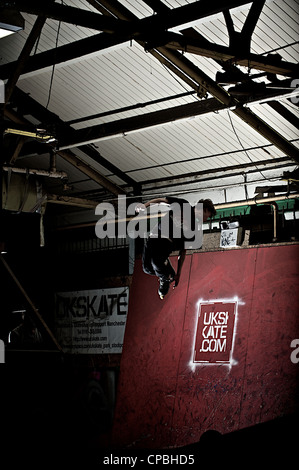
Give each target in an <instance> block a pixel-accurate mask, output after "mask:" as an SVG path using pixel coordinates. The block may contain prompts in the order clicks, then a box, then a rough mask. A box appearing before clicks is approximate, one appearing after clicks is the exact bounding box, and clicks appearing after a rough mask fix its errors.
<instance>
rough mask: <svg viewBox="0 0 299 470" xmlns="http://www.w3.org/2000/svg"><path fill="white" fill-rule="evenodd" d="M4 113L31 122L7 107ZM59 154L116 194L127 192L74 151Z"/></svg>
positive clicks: (16, 119)
mask: <svg viewBox="0 0 299 470" xmlns="http://www.w3.org/2000/svg"><path fill="white" fill-rule="evenodd" d="M4 114H5V116H6V117H8V118H9V119H11V120H12V121H14V122H17V123H18V124H25V125H27V124H29V122H28V121H27V120H26V119H24V118H23V117H20V116H18V115H17V113H15V112H14V111H12V110H9V109H7V108H5V110H4ZM44 145H46V146H47V147H48V148H51V149H53V146H52V145H51V144H46V143H45V144H44ZM57 154H58V155H60V156H61V157H62V158H63V159H64V160H66V161H68V162H69V163H70V164H71V165H73V166H75V167H76V168H77V169H78V170H80V171H81V172H82V173H84V174H85V175H87V176H88V177H89V178H91V179H92V180H93V181H95V182H96V183H98V184H99V185H100V186H102V187H103V188H105V189H107V190H108V191H109V192H111V193H112V194H115V195H119V194H126V192H125V191H124V190H123V189H122V188H120V187H119V186H118V185H116V184H114V183H113V182H112V181H110V180H109V179H108V178H106V177H105V176H103V175H101V174H100V173H99V172H98V171H97V170H95V169H94V168H92V167H91V166H89V165H87V164H86V163H84V162H83V161H82V160H81V159H80V158H79V157H77V156H76V155H74V154H73V153H72V152H70V151H68V152H66V151H60V150H59V151H57Z"/></svg>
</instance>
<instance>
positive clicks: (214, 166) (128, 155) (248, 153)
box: [0, 0, 299, 198]
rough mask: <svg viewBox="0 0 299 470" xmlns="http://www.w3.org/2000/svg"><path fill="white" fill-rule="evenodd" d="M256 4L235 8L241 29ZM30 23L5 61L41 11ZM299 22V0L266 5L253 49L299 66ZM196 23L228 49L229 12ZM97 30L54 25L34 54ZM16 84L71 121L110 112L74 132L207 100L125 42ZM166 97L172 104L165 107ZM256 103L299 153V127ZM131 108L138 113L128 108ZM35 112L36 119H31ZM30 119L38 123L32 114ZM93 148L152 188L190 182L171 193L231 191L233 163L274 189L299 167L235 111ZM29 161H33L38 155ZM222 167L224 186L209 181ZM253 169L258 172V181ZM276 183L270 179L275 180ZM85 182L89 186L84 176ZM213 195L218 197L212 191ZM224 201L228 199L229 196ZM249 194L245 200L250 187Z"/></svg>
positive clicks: (136, 5)
mask: <svg viewBox="0 0 299 470" xmlns="http://www.w3.org/2000/svg"><path fill="white" fill-rule="evenodd" d="M57 3H60V2H57ZM63 3H64V4H65V5H68V6H73V7H77V8H83V9H86V10H89V11H93V12H97V13H99V12H98V11H97V10H96V9H95V8H93V7H92V6H91V5H90V4H89V3H88V2H87V1H79V0H67V1H64V2H63ZM98 3H99V4H100V3H101V2H100V1H99V2H98ZM119 3H120V4H121V5H123V6H124V7H126V8H127V9H128V10H129V11H130V12H131V13H133V14H134V15H136V16H137V17H138V18H139V19H142V18H144V17H148V16H151V15H152V14H153V11H152V9H151V8H150V7H149V6H148V5H146V3H145V2H143V1H142V0H138V1H133V0H121V1H120V2H119ZM189 3H193V2H190V1H186V0H180V1H177V0H171V1H170V0H167V1H164V2H163V4H164V5H166V6H167V7H169V8H171V9H173V8H177V7H179V6H183V5H187V4H189ZM249 8H250V4H246V5H243V6H240V7H238V8H235V9H233V10H231V17H232V19H233V22H234V26H235V29H236V31H240V30H241V29H242V26H243V24H244V21H245V19H246V17H247V14H248V11H249ZM24 17H25V20H26V28H25V31H24V32H21V33H18V34H15V35H13V36H11V37H8V38H6V39H2V40H1V63H0V64H5V63H9V62H12V61H13V60H16V59H17V58H18V56H19V54H20V52H21V50H22V47H23V45H24V41H25V39H26V37H27V36H28V34H29V32H30V30H31V28H32V25H33V24H34V21H35V16H33V15H29V14H24ZM298 25H299V9H298V1H295V0H285V1H282V0H276V1H269V0H268V1H266V3H265V5H264V7H263V10H262V13H261V15H260V18H259V20H258V22H257V25H256V27H255V29H254V32H253V35H252V41H251V52H253V53H255V54H259V55H265V56H266V55H267V54H268V53H270V52H273V53H279V54H280V56H281V57H282V59H283V60H285V61H289V62H292V63H298V57H299V51H298V36H299V34H298V31H299V28H298ZM185 27H186V25H180V26H179V27H178V28H174V30H175V31H178V30H182V29H184V28H185ZM192 27H193V28H194V29H195V31H197V32H199V33H200V34H201V35H203V36H204V37H205V38H206V39H208V40H209V41H210V42H212V43H216V44H220V45H224V46H228V45H229V38H228V34H227V27H226V24H225V20H224V17H223V15H222V13H219V14H217V15H213V16H211V17H207V18H204V19H201V20H199V21H197V22H195V24H194V23H193V24H192ZM98 33H99V32H98V31H94V30H92V29H87V28H83V27H79V26H75V25H72V24H69V23H64V22H61V24H59V22H58V21H54V20H51V19H47V22H46V25H45V26H44V28H43V30H42V33H41V35H40V37H39V40H38V44H37V46H36V47H35V48H34V49H33V51H32V54H38V53H40V52H43V51H47V50H51V49H55V47H56V46H58V47H59V46H62V45H65V44H70V43H72V42H74V41H77V40H79V39H83V38H86V37H89V36H92V35H94V34H98ZM184 57H186V58H187V59H189V60H190V61H191V62H192V63H193V64H194V65H196V66H197V67H198V69H200V70H202V71H203V72H204V73H205V74H206V75H207V76H208V77H210V78H211V79H213V80H215V76H216V73H217V72H218V71H223V70H222V67H221V65H219V64H218V63H216V62H215V61H214V60H212V59H209V58H205V57H202V56H199V55H195V54H190V53H185V54H184ZM239 68H240V69H241V70H243V71H244V72H245V73H246V74H248V73H250V74H252V73H255V74H256V73H259V72H258V71H254V70H251V69H250V68H247V67H239ZM280 78H282V77H280ZM51 80H52V85H51ZM257 81H264V82H265V83H270V82H269V79H268V78H267V77H262V78H260V79H258V80H257ZM17 86H18V87H19V88H20V89H21V90H23V91H24V92H25V93H26V94H29V95H30V96H31V97H32V98H33V99H34V100H36V101H37V102H38V103H40V104H41V105H42V106H46V104H47V102H48V100H49V105H48V110H49V111H51V112H53V113H55V114H56V115H58V116H59V118H60V119H61V120H63V121H65V122H69V121H73V120H77V119H79V118H82V119H83V118H88V117H89V116H93V115H97V114H100V113H102V114H103V113H106V115H103V116H100V117H96V118H93V119H87V120H82V122H78V123H76V124H73V125H72V126H73V128H74V129H85V128H89V127H92V126H95V125H98V124H105V123H109V122H116V121H118V120H120V119H125V118H129V117H133V116H141V115H144V114H147V113H151V112H154V111H159V110H163V109H166V108H171V107H176V106H179V105H182V104H187V103H193V102H195V101H197V100H199V98H198V97H197V96H196V94H191V92H192V91H194V90H192V89H191V88H190V87H189V86H188V84H187V83H185V82H184V81H183V80H181V79H180V78H179V77H178V76H177V75H175V74H174V72H173V71H170V70H169V69H168V68H167V67H165V66H164V65H162V64H161V63H160V62H159V61H157V60H156V59H155V58H154V57H153V56H152V55H151V54H150V53H149V52H145V50H144V48H143V47H142V46H141V45H139V44H138V43H137V42H136V41H130V42H125V43H122V44H120V45H119V46H117V47H113V48H108V49H105V50H103V51H100V52H96V53H92V54H89V55H86V56H82V57H78V58H76V59H72V60H70V61H68V62H63V63H61V64H57V65H56V66H55V69H53V67H52V66H49V67H47V68H45V69H41V70H37V71H34V72H30V73H28V74H24V75H22V76H21V77H20V79H19V81H18V84H17ZM225 88H226V89H227V88H228V87H225ZM187 92H190V94H189V95H188V96H186V93H187ZM182 94H185V96H182V97H179V98H172V99H169V97H174V96H176V95H182ZM209 97H211V95H209ZM163 99H165V101H161V100H163ZM166 99H167V101H166ZM157 100H158V102H157ZM153 101H154V103H152V102H153ZM279 101H280V102H281V103H282V104H283V105H284V106H286V107H287V108H288V110H289V111H291V113H293V115H294V116H297V118H298V112H299V111H298V107H297V106H295V105H294V104H292V103H291V102H290V101H288V100H287V99H286V98H283V97H281V98H280V99H279ZM248 106H249V107H250V109H251V110H252V111H253V112H254V113H255V114H256V115H257V116H259V117H260V118H262V119H263V120H264V121H265V122H267V123H268V124H269V126H271V127H272V128H273V129H274V130H276V131H277V132H279V133H280V134H282V136H283V137H284V138H285V139H287V140H288V141H289V142H292V143H293V144H294V145H295V146H296V147H298V128H297V127H296V126H294V125H292V124H290V122H289V121H287V120H286V119H285V118H283V117H282V116H281V115H280V114H278V113H277V112H275V111H273V109H271V108H270V107H269V106H268V105H267V104H266V103H263V100H261V103H258V104H256V103H252V104H250V105H248ZM127 107H131V108H130V109H126V108H127ZM133 107H134V109H133ZM26 116H27V118H28V117H29V116H28V114H27V115H26ZM29 119H30V120H31V121H32V117H29ZM32 122H33V121H32ZM94 148H96V149H97V150H98V151H99V153H100V154H101V156H103V157H104V158H105V159H106V160H108V161H109V162H110V163H112V164H113V165H115V166H116V167H117V168H119V169H120V170H121V171H122V172H124V173H125V174H127V175H130V176H131V177H132V178H133V179H134V180H136V182H141V183H143V184H144V188H149V187H150V185H149V184H148V185H147V186H146V183H147V181H148V180H156V179H157V180H161V178H165V179H169V178H180V177H181V178H182V180H181V181H184V185H182V184H180V185H178V186H177V187H176V186H175V185H174V186H171V191H175V192H179V191H180V190H184V191H185V190H186V191H188V188H191V190H192V191H194V190H195V187H196V189H197V190H201V189H205V187H208V188H212V187H213V185H214V186H217V187H221V184H222V185H223V188H224V187H225V185H226V183H227V181H228V180H226V179H225V171H224V169H229V168H230V167H236V166H241V165H244V167H243V168H242V169H240V172H241V173H243V172H245V173H246V171H247V170H248V171H249V170H250V172H251V171H252V172H254V173H255V176H254V177H255V181H257V182H258V181H266V180H267V183H268V182H269V181H270V183H272V182H273V181H272V180H274V181H275V179H276V178H279V176H277V173H278V174H279V175H280V176H281V175H282V173H283V171H284V170H286V169H292V168H294V167H295V166H296V163H295V162H293V161H292V160H291V159H290V158H289V159H285V166H284V167H282V168H280V166H281V163H280V159H281V158H282V157H285V154H284V152H283V151H281V150H279V149H278V148H277V147H275V146H274V145H272V144H271V143H269V140H267V139H266V138H265V137H263V136H262V135H261V134H259V133H258V132H256V130H254V129H252V128H251V127H250V126H248V124H246V123H245V122H244V121H242V120H241V119H240V118H238V117H237V116H235V115H234V114H233V110H231V111H229V110H228V109H226V110H222V111H219V112H217V113H215V112H213V113H208V114H202V115H199V116H195V117H193V118H188V119H182V120H176V121H175V122H170V123H167V124H163V125H159V126H155V127H151V126H150V125H149V127H148V128H146V129H141V130H139V131H136V132H129V133H126V134H123V135H122V134H118V135H115V136H110V137H107V138H105V139H101V140H97V139H94ZM72 151H73V152H74V153H75V154H76V155H78V156H80V158H82V160H83V161H85V162H86V163H88V164H90V165H91V166H92V167H93V168H96V169H97V170H98V171H100V172H101V173H102V174H104V175H105V176H106V177H108V178H109V179H111V181H113V182H115V183H116V184H118V185H121V184H123V183H124V182H123V181H121V179H120V178H119V176H116V175H115V174H112V173H111V170H109V169H106V168H105V167H104V166H103V165H101V164H97V163H95V161H93V160H92V159H91V158H89V157H87V156H86V155H85V154H84V153H82V151H79V150H78V149H76V146H74V147H72ZM275 159H278V160H277V165H276V166H277V167H279V169H278V170H275V172H274V170H273V171H272V170H270V168H272V167H273V166H275ZM266 160H267V161H269V170H267V167H266V166H265V165H264V162H265V161H266ZM35 161H36V158H35V159H34V160H33V159H32V164H33V163H34V162H35ZM23 162H24V164H25V162H26V164H29V158H27V159H26V160H24V161H23ZM259 162H262V167H261V168H263V171H262V172H261V171H260V167H259V166H258V164H259ZM57 164H58V166H59V168H65V167H67V171H68V173H69V180H70V182H72V181H73V182H76V181H79V180H80V176H79V170H78V169H73V168H72V167H71V166H70V165H69V164H66V163H63V161H62V159H60V158H58V160H57ZM246 165H248V167H246ZM255 165H256V166H255ZM219 169H220V171H222V175H221V173H220V174H219V175H218V180H217V185H215V184H214V183H215V180H214V179H211V180H210V181H208V180H207V178H208V176H209V174H210V172H214V173H211V174H217V173H216V171H217V170H219ZM254 170H255V171H254ZM196 172H197V173H198V177H197V180H196V181H195V182H194V181H193V180H192V181H191V180H190V184H189V185H188V178H187V176H186V175H188V173H189V174H195V173H196ZM204 172H205V173H206V177H205V178H204V177H203V173H204ZM250 172H249V173H248V174H249V175H251V173H250ZM268 178H270V180H269V181H268ZM81 179H83V180H84V178H81ZM241 179H242V178H241ZM203 180H204V181H203ZM243 182H244V178H243ZM191 183H192V184H191ZM242 184H243V183H242ZM95 187H97V185H96V184H95V183H92V184H91V185H88V184H87V181H85V182H83V183H78V184H74V187H73V191H70V192H69V193H70V194H72V193H73V194H76V193H78V192H80V194H83V193H84V190H85V189H86V193H89V191H90V190H91V189H95ZM156 187H158V189H159V184H158V183H157V184H154V183H153V185H152V190H155V188H156ZM160 187H161V191H162V192H163V191H164V192H165V191H168V189H167V190H165V189H163V187H162V183H161V184H160ZM235 189H236V194H238V198H239V193H240V181H239V180H238V182H237V183H236V184H235ZM209 190H211V194H212V193H213V191H212V189H209ZM145 191H147V190H145ZM149 191H150V189H149ZM99 193H100V191H99ZM222 197H225V196H224V193H223V194H222ZM243 197H245V192H244V191H243Z"/></svg>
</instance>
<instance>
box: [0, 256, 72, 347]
mask: <svg viewBox="0 0 299 470" xmlns="http://www.w3.org/2000/svg"><path fill="white" fill-rule="evenodd" d="M0 260H1V261H2V264H3V265H4V267H5V269H6V270H7V272H8V273H9V275H10V276H11V278H12V279H13V281H14V283H15V284H16V286H17V287H18V289H19V290H20V292H21V294H22V295H23V297H24V298H25V300H26V302H27V303H28V305H29V306H30V308H31V310H32V312H33V313H34V314H35V316H36V318H37V319H38V320H39V322H40V323H41V324H42V326H43V328H44V329H45V331H46V332H47V334H48V336H49V337H50V338H51V340H52V342H53V343H54V345H55V346H56V348H57V349H58V351H60V352H63V351H62V348H61V346H60V344H59V343H58V341H57V339H56V338H55V336H54V335H53V333H52V331H51V330H50V328H49V327H48V325H47V323H46V322H45V320H44V319H43V317H42V316H41V314H40V313H39V311H38V310H37V308H36V307H35V305H34V303H33V302H32V300H31V299H30V297H29V295H28V294H27V292H26V291H25V289H24V287H23V286H22V284H21V283H20V281H19V280H18V278H17V277H16V275H15V274H14V272H13V271H12V269H11V268H10V266H9V265H8V263H7V262H6V260H5V259H4V257H3V256H2V255H1V254H0Z"/></svg>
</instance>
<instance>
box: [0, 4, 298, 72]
mask: <svg viewBox="0 0 299 470" xmlns="http://www.w3.org/2000/svg"><path fill="white" fill-rule="evenodd" d="M88 1H89V3H90V4H91V5H93V6H94V7H95V8H98V9H99V10H100V11H102V12H105V14H102V15H99V14H97V13H93V12H88V11H85V10H79V9H77V8H73V7H66V6H64V5H58V4H54V5H51V4H50V3H47V4H46V7H47V8H45V5H44V4H43V5H42V6H41V5H40V2H36V1H31V2H26V3H25V4H24V2H21V1H20V2H17V3H18V4H19V5H20V8H21V9H23V10H24V9H25V10H26V8H27V10H28V11H29V10H30V11H31V12H35V13H36V14H38V13H39V12H41V11H42V12H43V14H45V15H46V14H47V11H48V10H51V11H52V10H53V11H54V10H55V11H56V10H57V11H62V12H64V14H63V15H62V14H61V15H60V16H59V15H58V13H57V12H56V15H54V13H53V14H52V17H53V16H56V19H60V20H62V21H68V22H71V23H72V22H75V24H80V20H81V18H82V23H84V25H85V26H88V27H90V28H92V27H93V23H97V22H96V18H98V24H99V25H100V26H98V28H96V29H100V30H103V31H105V30H106V31H110V30H111V28H112V26H111V25H112V24H114V28H117V30H116V33H114V34H110V33H108V32H106V33H105V32H104V33H102V34H96V35H94V36H92V37H88V38H85V39H81V40H79V41H76V42H75V43H72V44H67V45H64V46H60V47H58V48H56V49H55V50H50V51H46V52H42V53H39V54H35V55H34V56H32V57H30V58H29V60H28V61H27V63H26V66H25V68H24V70H23V71H22V73H29V72H34V71H36V70H40V69H42V68H45V67H48V66H51V65H53V64H54V63H55V64H58V63H62V62H67V61H69V60H72V59H74V58H77V57H82V56H84V55H86V54H90V53H93V52H96V51H100V50H103V49H106V48H109V47H111V46H114V45H117V44H122V43H123V42H125V41H128V40H130V39H132V38H133V37H134V38H135V39H138V38H139V39H142V40H143V41H144V42H145V44H144V46H145V48H153V47H157V46H161V45H167V47H168V48H173V49H178V50H183V51H186V52H190V53H192V54H199V55H203V56H205V57H211V58H214V59H219V60H223V61H226V60H233V61H234V63H236V64H239V65H245V66H248V61H249V64H250V67H251V68H256V69H258V70H264V71H267V72H271V73H279V74H283V75H289V76H298V72H299V70H298V64H293V63H290V62H286V61H279V62H277V58H275V57H272V56H271V55H270V56H268V57H261V56H259V55H257V54H245V56H244V51H243V54H242V57H238V56H237V57H236V53H235V52H236V51H235V50H234V49H233V48H230V47H225V46H221V45H217V44H212V43H209V42H208V41H198V40H195V41H194V39H192V38H187V37H184V36H182V35H179V34H175V33H170V32H168V33H166V29H167V28H169V27H171V26H173V25H179V24H182V23H183V22H184V19H186V20H187V19H188V18H189V19H190V18H191V17H192V19H193V20H194V19H195V18H196V17H200V18H202V17H205V16H208V15H209V14H212V13H213V12H219V11H225V9H228V8H231V7H232V6H229V5H233V6H239V5H242V4H245V3H250V2H248V1H247V2H246V1H243V2H240V1H239V2H226V3H225V4H223V2H215V3H213V8H211V6H210V8H209V3H211V2H206V1H205V2H200V4H201V9H200V11H199V10H198V5H197V6H196V12H197V15H196V17H195V16H192V15H194V14H195V13H194V11H195V6H194V5H195V4H197V2H195V3H194V4H190V5H185V6H184V7H179V8H176V9H173V10H171V9H167V7H166V9H167V10H166V9H164V10H161V12H162V13H160V14H158V15H153V16H151V17H149V18H144V19H143V20H138V19H137V18H136V17H134V15H132V13H131V12H128V11H127V16H126V21H125V20H124V18H125V7H123V6H122V5H121V4H119V3H117V2H114V3H113V5H112V6H111V5H110V10H111V11H112V12H113V14H114V15H115V13H116V12H118V14H119V16H120V18H121V19H115V18H114V17H109V16H108V13H107V11H108V10H107V9H108V8H109V2H107V1H105V0H103V1H102V2H101V3H102V9H101V8H100V5H99V4H98V3H97V2H95V1H94V0H88ZM256 1H257V2H258V5H262V4H263V1H262V0H256ZM10 3H11V4H15V2H13V1H12V2H10ZM147 3H151V2H147ZM28 4H29V5H30V4H32V5H35V7H33V6H31V8H29V7H28ZM220 4H221V6H220ZM26 5H27V6H26ZM192 5H193V6H192ZM106 6H107V7H106ZM182 8H183V10H181V9H182ZM226 11H228V10H226ZM67 12H70V15H69V17H68V13H67ZM82 12H83V13H82ZM166 12H167V14H166ZM186 12H187V14H186ZM49 14H50V13H49V11H48V15H49ZM86 14H87V16H86ZM89 14H90V15H91V16H89ZM94 15H95V16H94ZM171 15H173V16H171ZM169 18H170V19H169ZM105 21H106V22H107V26H106V28H105V26H104V22H105ZM143 21H144V23H143ZM113 22H114V23H113ZM136 25H137V26H138V27H137V26H136ZM159 25H160V26H159ZM134 31H135V32H134ZM136 31H137V32H136ZM246 31H248V28H246ZM157 42H158V44H157ZM15 65H16V63H15V62H12V63H9V64H5V65H2V66H1V67H0V76H1V77H2V79H6V78H8V76H9V75H10V74H11V71H12V70H13V68H14V67H15Z"/></svg>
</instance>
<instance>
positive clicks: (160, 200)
mask: <svg viewBox="0 0 299 470" xmlns="http://www.w3.org/2000/svg"><path fill="white" fill-rule="evenodd" d="M152 204H169V202H168V199H167V198H166V197H157V198H155V199H151V200H150V201H147V202H146V203H145V204H144V205H145V207H149V206H151V205H152Z"/></svg>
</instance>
